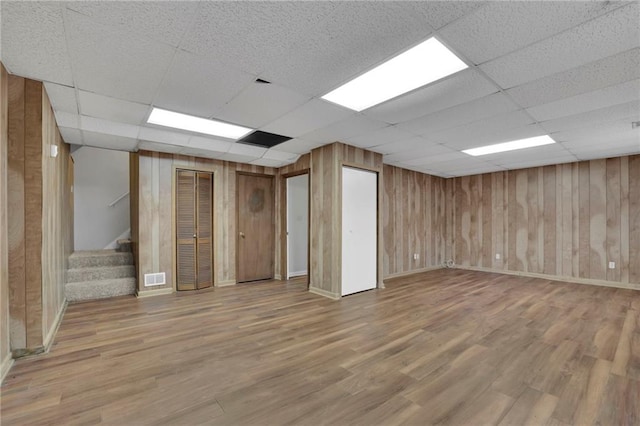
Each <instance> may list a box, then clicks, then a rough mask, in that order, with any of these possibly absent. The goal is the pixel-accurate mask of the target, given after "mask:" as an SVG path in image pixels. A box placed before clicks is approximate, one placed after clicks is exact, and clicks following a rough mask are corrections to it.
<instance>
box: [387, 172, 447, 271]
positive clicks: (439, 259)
mask: <svg viewBox="0 0 640 426" xmlns="http://www.w3.org/2000/svg"><path fill="white" fill-rule="evenodd" d="M445 191H446V179H444V178H441V177H436V176H430V175H427V174H424V173H419V172H415V171H411V170H406V169H401V168H399V167H394V166H389V165H385V166H384V202H383V215H382V217H383V234H384V275H385V277H393V276H398V275H403V274H407V273H415V272H419V271H424V270H427V269H430V268H437V267H441V266H442V264H443V262H445V259H446V240H447V238H446V235H447V234H446V232H447V227H446V220H445V218H446V216H445V210H446V196H445ZM414 254H418V255H419V259H417V260H414V259H413V255H414Z"/></svg>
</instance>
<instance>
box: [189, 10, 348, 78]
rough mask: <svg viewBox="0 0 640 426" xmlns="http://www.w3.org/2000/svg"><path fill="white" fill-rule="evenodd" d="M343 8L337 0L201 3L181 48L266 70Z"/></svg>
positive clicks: (246, 67)
mask: <svg viewBox="0 0 640 426" xmlns="http://www.w3.org/2000/svg"><path fill="white" fill-rule="evenodd" d="M337 7H338V6H337V3H334V2H200V7H199V10H198V14H197V17H196V19H195V22H194V24H193V26H192V28H191V29H190V31H189V32H188V33H187V34H186V35H185V37H184V39H183V40H182V42H181V43H180V47H181V48H182V49H184V50H187V51H190V52H193V53H198V54H203V55H208V56H210V57H211V58H217V60H218V61H219V63H220V64H228V66H230V67H233V68H236V69H239V70H243V71H245V72H248V73H251V74H260V72H261V71H262V70H264V69H265V68H270V67H272V66H273V65H274V64H277V63H280V62H283V61H285V60H286V59H287V57H288V56H289V55H290V48H291V45H292V44H293V43H295V42H296V41H297V40H300V39H303V38H306V37H308V34H309V31H310V30H311V28H314V27H315V26H317V25H318V24H319V23H320V22H322V21H323V20H325V19H328V18H329V16H331V14H332V13H333V12H334V11H335V10H336V8H337ZM267 80H269V79H268V78H267ZM281 83H282V84H284V85H287V84H286V82H281Z"/></svg>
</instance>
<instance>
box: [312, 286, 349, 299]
mask: <svg viewBox="0 0 640 426" xmlns="http://www.w3.org/2000/svg"><path fill="white" fill-rule="evenodd" d="M309 293H313V294H317V295H318V296H324V297H328V298H329V299H332V300H340V298H341V297H342V296H340V295H339V294H338V293H333V292H331V291H327V290H323V289H321V288H317V287H311V286H309Z"/></svg>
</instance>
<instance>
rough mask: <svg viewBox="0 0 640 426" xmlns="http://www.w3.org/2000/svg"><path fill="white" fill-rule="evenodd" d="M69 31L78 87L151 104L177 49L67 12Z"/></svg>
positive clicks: (67, 27)
mask: <svg viewBox="0 0 640 426" xmlns="http://www.w3.org/2000/svg"><path fill="white" fill-rule="evenodd" d="M66 16H67V19H66V20H65V23H66V30H67V33H68V38H69V46H70V50H71V60H72V64H73V70H74V76H75V81H76V87H78V88H79V89H82V90H86V91H88V92H95V93H100V94H103V95H108V96H112V97H114V98H117V99H125V100H129V101H133V102H140V103H146V104H149V103H151V100H152V99H153V95H154V94H155V92H156V90H157V89H158V85H159V84H160V81H161V80H162V77H163V76H164V74H165V72H166V71H167V68H168V67H169V64H170V63H171V59H172V58H173V54H174V48H172V47H170V46H168V45H166V44H163V43H160V42H157V41H152V40H149V39H146V38H144V37H139V36H135V37H134V36H132V34H130V33H127V32H124V31H116V30H114V29H113V28H110V27H107V26H105V25H102V24H99V23H97V22H95V21H92V20H90V19H88V18H87V17H85V16H83V15H80V14H78V13H76V12H72V11H68V13H67V14H66Z"/></svg>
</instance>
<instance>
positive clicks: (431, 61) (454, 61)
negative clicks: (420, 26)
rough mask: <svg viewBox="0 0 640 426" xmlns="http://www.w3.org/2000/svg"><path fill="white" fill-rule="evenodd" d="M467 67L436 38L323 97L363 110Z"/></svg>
mask: <svg viewBox="0 0 640 426" xmlns="http://www.w3.org/2000/svg"><path fill="white" fill-rule="evenodd" d="M465 68H467V64H465V63H464V62H462V61H461V60H460V58H458V57H457V56H456V55H455V54H454V53H453V52H451V51H450V50H449V49H447V48H446V47H445V46H444V45H443V44H442V43H440V42H439V41H438V40H437V39H435V38H434V37H431V38H430V39H428V40H427V41H424V42H422V43H420V44H419V45H417V46H415V47H413V48H411V49H409V50H407V51H406V52H404V53H401V54H399V55H398V56H396V57H394V58H392V59H390V60H388V61H387V62H385V63H383V64H381V65H379V66H377V67H376V68H374V69H372V70H371V71H368V72H366V73H364V74H362V75H361V76H360V77H357V78H355V79H353V80H351V81H350V82H348V83H346V84H344V85H342V86H340V87H338V88H337V89H335V90H334V91H332V92H329V93H327V94H326V95H324V96H323V97H322V99H325V100H327V101H330V102H333V103H336V104H338V105H342V106H344V107H347V108H350V109H353V110H356V111H362V110H363V109H367V108H369V107H372V106H374V105H377V104H379V103H381V102H384V101H386V100H388V99H391V98H395V97H396V96H400V95H402V94H403V93H407V92H409V91H411V90H413V89H417V88H418V87H421V86H424V85H425V84H429V83H431V82H434V81H436V80H440V79H441V78H444V77H446V76H448V75H451V74H453V73H456V72H458V71H460V70H463V69H465Z"/></svg>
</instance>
